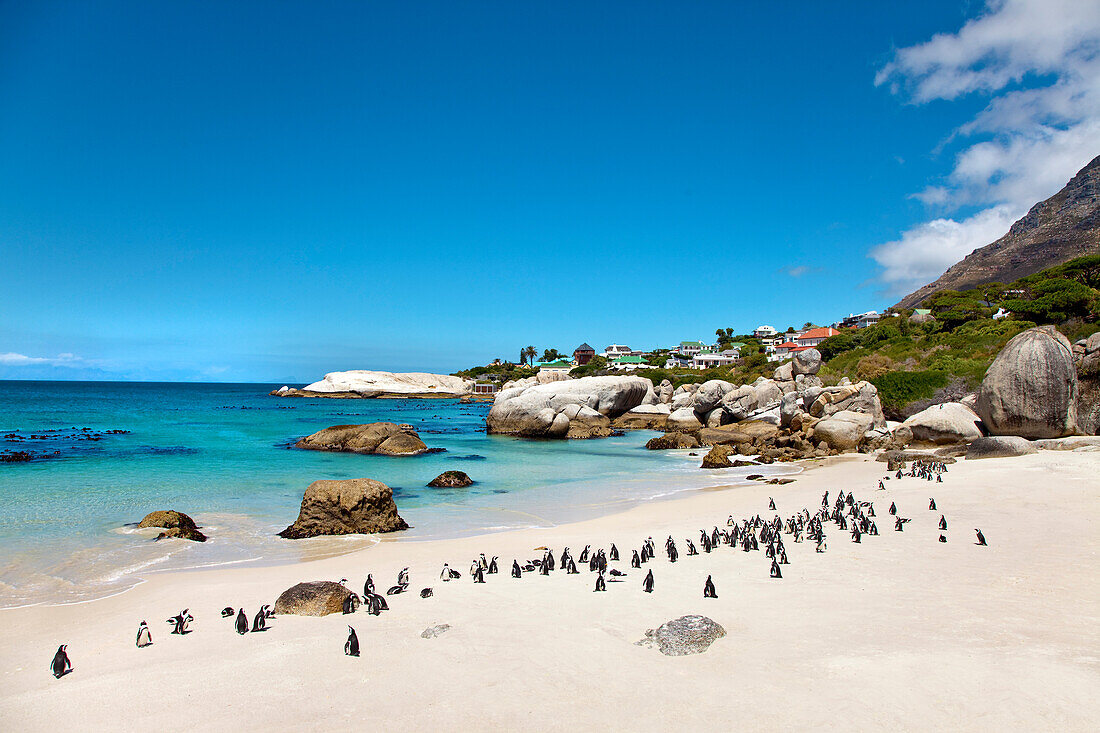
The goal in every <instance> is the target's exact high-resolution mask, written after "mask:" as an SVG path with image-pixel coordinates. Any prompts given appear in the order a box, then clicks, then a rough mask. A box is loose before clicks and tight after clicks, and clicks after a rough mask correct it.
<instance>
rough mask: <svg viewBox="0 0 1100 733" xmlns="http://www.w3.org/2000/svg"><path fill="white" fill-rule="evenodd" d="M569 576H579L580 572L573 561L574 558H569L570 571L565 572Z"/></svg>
mask: <svg viewBox="0 0 1100 733" xmlns="http://www.w3.org/2000/svg"><path fill="white" fill-rule="evenodd" d="M565 572H566V573H567V574H569V575H577V574H578V573H580V570H577V563H576V562H574V561H573V558H569V569H568V570H566V571H565Z"/></svg>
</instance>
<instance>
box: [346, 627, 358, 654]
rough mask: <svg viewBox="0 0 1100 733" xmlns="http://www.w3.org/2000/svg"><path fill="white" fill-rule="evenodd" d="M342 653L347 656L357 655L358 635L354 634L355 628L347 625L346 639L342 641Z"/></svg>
mask: <svg viewBox="0 0 1100 733" xmlns="http://www.w3.org/2000/svg"><path fill="white" fill-rule="evenodd" d="M344 654H347V655H348V656H349V657H358V656H359V637H358V636H356V635H355V629H353V628H351V627H350V626H349V627H348V640H347V641H345V642H344Z"/></svg>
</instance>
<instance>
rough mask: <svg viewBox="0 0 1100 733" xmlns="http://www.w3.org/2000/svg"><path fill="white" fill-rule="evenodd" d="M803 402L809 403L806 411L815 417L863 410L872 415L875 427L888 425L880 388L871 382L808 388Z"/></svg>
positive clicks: (872, 422)
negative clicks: (880, 396) (879, 392)
mask: <svg viewBox="0 0 1100 733" xmlns="http://www.w3.org/2000/svg"><path fill="white" fill-rule="evenodd" d="M811 399H812V401H811ZM803 402H804V403H805V404H806V405H807V408H806V411H807V412H809V413H810V415H812V416H813V417H828V416H829V415H833V414H835V413H838V412H845V411H846V412H862V413H865V414H867V415H870V416H871V424H872V425H873V426H874V427H876V428H884V427H886V416H885V415H883V413H882V403H881V402H880V401H879V398H878V388H877V387H875V385H873V384H871V383H870V382H866V381H862V382H856V383H855V384H852V385H847V386H843V387H842V386H839V385H838V386H836V387H815V388H812V389H808V390H806V392H805V394H804V395H803Z"/></svg>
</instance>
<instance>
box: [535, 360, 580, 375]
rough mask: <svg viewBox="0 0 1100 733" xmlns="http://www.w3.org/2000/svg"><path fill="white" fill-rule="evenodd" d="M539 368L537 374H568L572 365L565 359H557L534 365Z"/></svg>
mask: <svg viewBox="0 0 1100 733" xmlns="http://www.w3.org/2000/svg"><path fill="white" fill-rule="evenodd" d="M535 366H537V367H538V368H539V372H563V373H565V374H568V373H569V370H570V369H572V368H573V365H572V364H571V363H569V362H568V361H566V360H565V359H558V360H557V361H540V362H539V363H537V364H535Z"/></svg>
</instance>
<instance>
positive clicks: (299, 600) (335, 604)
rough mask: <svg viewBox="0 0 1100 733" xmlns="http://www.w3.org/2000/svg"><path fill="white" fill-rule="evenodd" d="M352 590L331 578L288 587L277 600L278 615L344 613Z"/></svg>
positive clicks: (276, 611)
mask: <svg viewBox="0 0 1100 733" xmlns="http://www.w3.org/2000/svg"><path fill="white" fill-rule="evenodd" d="M351 595H352V592H351V591H350V590H348V589H347V588H345V587H344V586H342V585H340V584H339V583H333V582H332V581H331V580H315V581H313V582H312V583H299V584H298V585H296V586H294V587H292V588H287V589H286V590H284V591H283V592H282V593H281V594H280V595H279V598H278V600H276V601H275V613H276V614H277V615H286V614H290V615H294V616H327V615H328V614H330V613H342V612H343V610H344V601H345V600H346V599H347V598H348V597H349V596H351Z"/></svg>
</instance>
